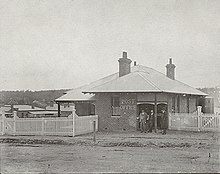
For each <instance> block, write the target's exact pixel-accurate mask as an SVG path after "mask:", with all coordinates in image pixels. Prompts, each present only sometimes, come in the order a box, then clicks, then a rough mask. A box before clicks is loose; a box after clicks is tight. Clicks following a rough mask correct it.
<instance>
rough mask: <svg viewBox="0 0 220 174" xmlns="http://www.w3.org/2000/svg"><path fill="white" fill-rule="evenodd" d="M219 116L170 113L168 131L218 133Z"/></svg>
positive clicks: (219, 126)
mask: <svg viewBox="0 0 220 174" xmlns="http://www.w3.org/2000/svg"><path fill="white" fill-rule="evenodd" d="M219 121H220V115H215V114H201V115H197V114H192V113H172V114H170V115H169V129H170V130H189V131H220V122H219Z"/></svg>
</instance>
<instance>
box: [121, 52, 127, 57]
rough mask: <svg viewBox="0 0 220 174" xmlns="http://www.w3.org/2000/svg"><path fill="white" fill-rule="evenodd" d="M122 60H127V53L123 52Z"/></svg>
mask: <svg viewBox="0 0 220 174" xmlns="http://www.w3.org/2000/svg"><path fill="white" fill-rule="evenodd" d="M122 58H124V59H127V52H125V51H123V55H122Z"/></svg>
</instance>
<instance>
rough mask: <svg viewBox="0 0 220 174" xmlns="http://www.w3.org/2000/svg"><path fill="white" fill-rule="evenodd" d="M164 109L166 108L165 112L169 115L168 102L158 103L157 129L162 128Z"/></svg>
mask: <svg viewBox="0 0 220 174" xmlns="http://www.w3.org/2000/svg"><path fill="white" fill-rule="evenodd" d="M162 110H165V114H166V117H167V104H166V103H159V104H157V129H161V115H162Z"/></svg>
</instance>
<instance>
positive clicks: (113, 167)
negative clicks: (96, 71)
mask: <svg viewBox="0 0 220 174" xmlns="http://www.w3.org/2000/svg"><path fill="white" fill-rule="evenodd" d="M0 147H1V157H0V160H1V161H0V162H1V165H0V167H1V168H0V169H1V170H0V171H1V172H2V173H22V174H23V173H74V172H82V173H90V172H95V173H97V172H125V173H128V172H132V173H133V172H135V173H142V172H144V173H152V172H166V173H172V172H175V173H176V172H197V173H198V172H200V173H201V172H202V173H217V172H219V171H220V162H219V152H220V151H219V133H212V132H206V133H204V132H202V133H201V132H200V133H198V132H183V131H169V132H168V134H167V135H161V134H160V133H148V134H141V133H139V132H129V133H123V132H122V133H108V132H98V133H97V135H96V142H95V143H94V142H93V135H92V134H88V135H83V136H78V137H74V138H73V137H57V136H1V137H0Z"/></svg>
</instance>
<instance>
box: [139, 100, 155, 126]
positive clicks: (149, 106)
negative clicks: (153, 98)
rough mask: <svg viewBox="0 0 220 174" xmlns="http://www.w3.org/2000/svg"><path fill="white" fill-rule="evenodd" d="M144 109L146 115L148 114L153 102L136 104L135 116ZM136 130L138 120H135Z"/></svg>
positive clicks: (152, 107) (152, 108)
mask: <svg viewBox="0 0 220 174" xmlns="http://www.w3.org/2000/svg"><path fill="white" fill-rule="evenodd" d="M142 110H144V111H145V112H146V113H147V114H148V115H150V111H151V110H153V111H154V104H151V103H143V104H138V105H137V117H138V116H139V114H140V113H141V111H142ZM136 128H137V130H140V122H139V120H137V126H136Z"/></svg>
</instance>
